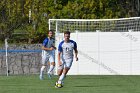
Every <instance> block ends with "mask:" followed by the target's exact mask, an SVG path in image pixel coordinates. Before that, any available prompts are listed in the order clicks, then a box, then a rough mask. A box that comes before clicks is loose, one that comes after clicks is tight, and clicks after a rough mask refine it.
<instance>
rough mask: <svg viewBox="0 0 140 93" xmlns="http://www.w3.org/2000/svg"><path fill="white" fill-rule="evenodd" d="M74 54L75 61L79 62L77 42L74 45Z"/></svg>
mask: <svg viewBox="0 0 140 93" xmlns="http://www.w3.org/2000/svg"><path fill="white" fill-rule="evenodd" d="M74 51H75V52H74V53H75V59H76V61H78V50H77V44H76V42H75V44H74Z"/></svg>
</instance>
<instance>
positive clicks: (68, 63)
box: [58, 59, 73, 69]
mask: <svg viewBox="0 0 140 93" xmlns="http://www.w3.org/2000/svg"><path fill="white" fill-rule="evenodd" d="M61 62H62V65H61V66H58V69H63V68H65V67H67V68H71V66H72V62H73V59H67V60H65V59H62V60H61Z"/></svg>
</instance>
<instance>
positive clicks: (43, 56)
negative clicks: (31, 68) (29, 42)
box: [39, 51, 48, 80]
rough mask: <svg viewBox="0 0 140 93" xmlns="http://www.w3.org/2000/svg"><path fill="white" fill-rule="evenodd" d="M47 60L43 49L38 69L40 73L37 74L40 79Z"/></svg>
mask: <svg viewBox="0 0 140 93" xmlns="http://www.w3.org/2000/svg"><path fill="white" fill-rule="evenodd" d="M47 61H48V56H47V55H46V53H45V51H42V67H41V69H40V75H39V78H40V80H43V73H44V69H45V67H46V62H47Z"/></svg>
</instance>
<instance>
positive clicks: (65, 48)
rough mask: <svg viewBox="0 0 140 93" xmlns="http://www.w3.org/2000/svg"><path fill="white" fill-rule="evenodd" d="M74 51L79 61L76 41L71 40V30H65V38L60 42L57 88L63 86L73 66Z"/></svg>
mask: <svg viewBox="0 0 140 93" xmlns="http://www.w3.org/2000/svg"><path fill="white" fill-rule="evenodd" d="M73 51H74V53H75V59H76V61H78V57H77V54H78V50H77V44H76V42H75V41H73V40H70V32H69V31H66V32H64V40H63V41H62V42H60V44H59V46H58V72H57V73H58V75H59V79H58V81H57V82H56V84H55V87H56V88H61V87H63V83H64V82H63V80H64V78H65V77H66V74H67V73H68V71H69V69H70V68H71V65H72V62H73V57H74V55H73Z"/></svg>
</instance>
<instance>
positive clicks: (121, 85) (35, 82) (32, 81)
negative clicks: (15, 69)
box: [0, 75, 140, 93]
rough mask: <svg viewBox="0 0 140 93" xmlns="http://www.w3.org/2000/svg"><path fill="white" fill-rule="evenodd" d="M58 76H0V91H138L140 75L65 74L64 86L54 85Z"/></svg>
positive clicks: (73, 92)
mask: <svg viewBox="0 0 140 93" xmlns="http://www.w3.org/2000/svg"><path fill="white" fill-rule="evenodd" d="M57 79H58V77H57V76H54V77H53V78H52V79H48V78H47V76H45V79H44V80H39V77H38V75H31V76H9V77H6V76H0V93H140V76H94V75H91V76H86V75H83V76H67V78H66V79H65V83H64V87H63V88H60V89H57V88H55V87H54V85H55V82H56V81H57Z"/></svg>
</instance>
